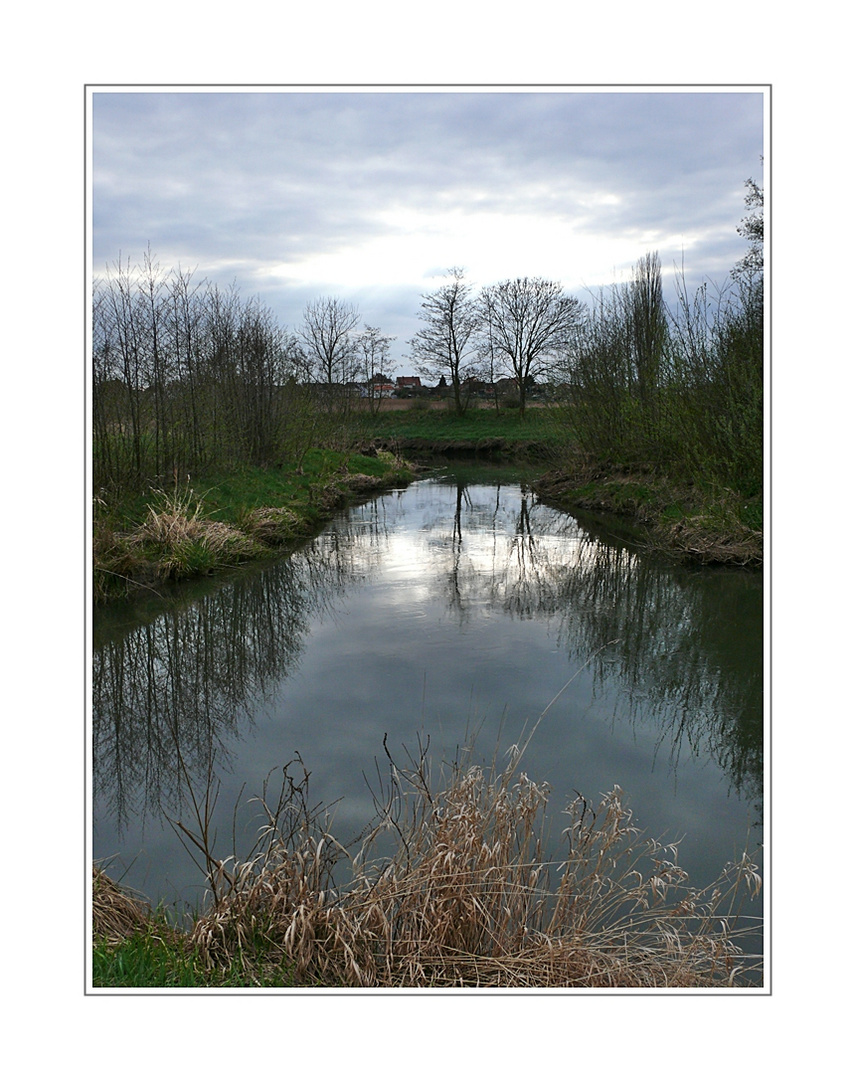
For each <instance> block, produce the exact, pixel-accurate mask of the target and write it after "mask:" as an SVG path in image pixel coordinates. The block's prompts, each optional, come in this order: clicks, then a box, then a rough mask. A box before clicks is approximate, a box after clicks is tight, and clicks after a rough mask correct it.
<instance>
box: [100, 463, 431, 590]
mask: <svg viewBox="0 0 856 1080" xmlns="http://www.w3.org/2000/svg"><path fill="white" fill-rule="evenodd" d="M412 478H413V471H412V467H411V466H409V465H408V464H407V463H405V462H404V461H402V460H401V459H400V458H397V457H395V456H394V455H393V454H390V453H388V452H384V451H380V452H378V453H377V454H376V455H374V456H366V455H362V454H347V453H339V452H336V451H333V450H310V451H309V452H308V453H307V454H306V456H305V458H304V459H303V462H302V466H301V468H300V470H298V469H295V468H289V467H287V466H285V467H282V468H277V469H261V468H253V467H250V466H244V467H242V468H239V469H237V470H235V471H232V472H228V473H215V472H212V473H208V474H205V475H202V476H200V477H199V478H198V479H197V478H187V479H186V480H185V481H184V482H183V483H179V482H178V480H177V479H176V480H175V481H174V483H173V485H172V486H171V487H170V488H169V489H167V490H164V489H149V490H148V491H147V492H140V493H125V494H124V495H123V496H113V497H112V498H108V497H106V496H102V497H99V498H97V499H96V500H95V510H94V520H93V559H94V570H93V595H94V599H95V601H96V602H101V601H104V600H108V599H113V598H119V597H125V596H129V595H132V594H133V593H135V592H138V591H140V590H144V589H155V590H157V588H158V587H159V586H160V585H162V584H163V583H165V582H174V581H180V580H182V579H186V578H189V577H196V576H200V575H204V574H213V573H217V572H220V571H223V570H228V569H231V568H234V567H236V566H239V565H241V564H242V563H245V562H247V561H249V560H252V559H258V558H265V557H269V556H270V555H271V554H273V553H274V552H275V551H276V550H277V549H278V548H281V547H282V546H283V545H286V544H289V543H294V542H296V541H298V540H300V539H303V538H306V537H308V536H311V535H312V534H313V533H314V532H315V531H317V529H318V528H319V527H320V526H321V525H322V524H323V523H324V521H326V520H327V519H328V518H329V516H330V515H331V513H332V512H333V511H334V510H335V509H337V508H338V507H340V506H343V505H345V504H346V503H347V502H349V501H351V500H354V499H358V498H360V497H363V496H365V495H366V494H368V493H370V492H372V491H378V490H382V489H384V488H386V487H390V486H394V485H395V484H399V483H405V482H407V481H409V480H411V479H412Z"/></svg>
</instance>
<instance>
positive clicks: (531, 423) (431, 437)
mask: <svg viewBox="0 0 856 1080" xmlns="http://www.w3.org/2000/svg"><path fill="white" fill-rule="evenodd" d="M364 431H365V436H366V438H367V439H368V440H370V441H373V442H374V443H376V444H379V445H384V446H388V447H392V448H399V449H402V450H406V451H413V452H414V453H419V452H423V453H454V452H456V451H457V452H467V451H468V452H473V451H480V452H484V453H488V452H492V453H504V454H508V455H516V456H523V455H527V454H528V455H530V456H543V454H544V453H546V452H548V451H549V450H550V448H553V447H555V446H557V445H558V439H559V430H558V428H557V426H556V423H555V420H554V414H553V411H552V410H551V409H549V408H530V409H529V410H528V411H527V412H526V414H525V415H524V416H522V417H521V416H520V414H519V412H518V411H517V410H515V409H499V410H497V409H494V408H471V409H468V410H467V412H466V413H464V414H463V415H462V416H459V415H458V414H457V413H456V412H455V411H454V410H453V409H449V408H445V407H442V408H428V407H426V405H425V403H423V402H419V401H418V399H417V400H416V401H414V402H412V403H411V406H410V407H409V408H407V409H402V410H396V411H389V412H379V413H377V414H376V415H375V416H372V417H370V418H366V419H365V420H364Z"/></svg>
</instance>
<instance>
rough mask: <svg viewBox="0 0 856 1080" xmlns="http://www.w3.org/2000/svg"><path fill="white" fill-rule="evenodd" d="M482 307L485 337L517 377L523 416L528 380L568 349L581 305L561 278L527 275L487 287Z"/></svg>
mask: <svg viewBox="0 0 856 1080" xmlns="http://www.w3.org/2000/svg"><path fill="white" fill-rule="evenodd" d="M479 307H480V313H481V320H480V322H481V334H482V338H483V340H488V341H489V343H490V352H491V355H492V356H494V357H495V358H497V360H498V362H499V364H500V365H501V367H502V368H503V369H504V370H505V371H506V372H507V373H508V375H509V377H510V378H512V379H513V380H514V382H515V385H516V387H517V393H518V400H519V402H520V413H521V415H523V413H524V411H525V409H526V395H527V391H528V389H529V385H530V383H531V382H532V381H533V380H534V379H536V378H537V377H538V376H539V375H544V374H546V373H547V372H548V371H551V370H552V368H553V367H554V366H555V363H556V362H557V360H558V359H559V358H560V357H561V356H562V355H563V354H564V353H565V352H566V351H567V348H568V343H569V341H570V340H571V338H572V336H573V334H574V332H575V328H576V326H577V324H578V322H579V321H580V318H581V315H582V305H581V304H580V302H579V300H577V299H575V298H574V297H571V296H566V295H565V293H564V292H563V290H562V286H561V284H560V283H559V282H558V281H547V280H545V279H544V278H538V277H535V278H528V277H526V278H514V279H509V280H507V281H501V282H500V283H499V284H498V285H491V286H489V287H488V288H486V289H484V290H483V291H482V294H481V297H480V303H479Z"/></svg>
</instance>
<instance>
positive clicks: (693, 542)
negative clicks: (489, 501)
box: [531, 455, 764, 569]
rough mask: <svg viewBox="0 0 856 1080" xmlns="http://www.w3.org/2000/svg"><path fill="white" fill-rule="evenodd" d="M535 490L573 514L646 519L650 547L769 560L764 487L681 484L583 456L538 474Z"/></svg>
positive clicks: (732, 561) (712, 557)
mask: <svg viewBox="0 0 856 1080" xmlns="http://www.w3.org/2000/svg"><path fill="white" fill-rule="evenodd" d="M531 487H532V490H533V491H534V492H535V494H536V495H537V496H538V497H539V498H540V499H542V500H543V501H544V502H546V503H549V504H550V505H551V506H555V507H557V508H559V509H561V510H565V511H567V512H568V513H573V511H574V510H586V511H589V512H593V513H606V514H616V515H619V516H621V517H625V518H627V519H628V520H631V521H632V522H633V523H634V524H635V525H637V526H640V527H641V528H642V530H643V533H644V537H645V545H646V547H648V548H649V549H650V550H654V551H657V552H659V553H662V554H665V555H668V556H670V557H672V558H677V559H679V560H680V561H682V562H691V563H698V564H702V565H710V566H714V565H721V566H739V567H745V568H748V569H760V568H761V566H762V565H763V561H764V533H763V504H762V499H761V496H760V494H758V495H755V496H753V497H751V498H747V497H745V496H741V495H740V493H739V492H737V491H734V490H732V489H730V488H728V487H724V486H722V485H717V484H714V483H710V484H706V485H705V484H701V485H699V484H693V483H691V482H685V483H681V482H679V481H676V480H673V479H670V478H669V477H667V476H664V475H663V474H661V473H658V472H656V471H653V470H644V469H630V468H628V469H611V470H610V469H604V468H603V467H602V466H598V465H597V464H594V463H592V462H591V461H590V460H588V459H586V458H585V457H583V456H582V455H581V456H580V458H579V459H578V460H577V461H576V462H574V463H572V464H566V465H565V466H563V467H562V468H561V469H556V470H553V471H551V472H549V473H546V474H545V475H544V476H541V477H539V479H538V480H536V481H535V482H534V483H533V484H532V485H531Z"/></svg>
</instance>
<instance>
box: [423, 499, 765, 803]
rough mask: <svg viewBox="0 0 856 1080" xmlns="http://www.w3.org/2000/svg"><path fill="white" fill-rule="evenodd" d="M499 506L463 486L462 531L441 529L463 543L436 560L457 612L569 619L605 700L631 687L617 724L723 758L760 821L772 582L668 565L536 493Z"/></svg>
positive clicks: (440, 524) (449, 525)
mask: <svg viewBox="0 0 856 1080" xmlns="http://www.w3.org/2000/svg"><path fill="white" fill-rule="evenodd" d="M495 495H496V497H495V501H494V500H493V499H492V498H491V499H487V498H484V497H483V498H482V499H481V501H480V502H474V499H473V496H472V494H471V493H470V492H469V491H468V488H467V485H466V484H464V483H458V484H457V490H456V497H455V504H454V507H455V508H454V515H453V520H452V521H451V522H449V521H448V519H446V518H442V517H441V518H438V520H437V521H436V522H435V523H434V524H433V526H431V528H432V529H433V530H434V531H435V532H436V533H437V534H438V535H440V536H442V535H444V534H445V533H447V532H449V531H451V541H452V542H451V543H450V544H448V543H447V544H443V543H434V544H429V545H428V548H427V550H428V551H429V552H431V553H432V556H433V558H434V560H435V563H436V564H437V567H436V568H437V580H438V581H439V583H440V589H441V592H442V594H443V595H444V596H445V597H446V601H447V604H448V608H449V610H450V611H452V612H454V613H455V614H456V616H457V617H458V618H459V619H460V620H461V621H466V620H467V619H469V618H470V616H471V614H472V612H473V611H474V610H475V609H477V608H479V607H483V606H488V607H491V608H493V609H495V610H497V611H501V612H502V613H503V614H505V615H508V616H510V617H512V618H518V619H533V618H555V619H557V620H558V626H559V629H558V637H559V640H560V642H561V644H562V646H563V647H564V648H565V649H567V651H568V655H569V658H570V659H571V661H572V662H574V663H584V662H586V661H587V660H588V659H589V658H592V657H593V659H592V661H591V663H592V665H593V675H594V685H595V689H596V692H597V691H598V690H601V691H602V690H603V689H604V687H605V686H606V684H607V683H609V685H610V686H614V684H615V683H616V682H617V683H618V685H619V688H620V698H619V702H618V704H617V705H616V706H615V711H616V719H620V720H622V721H624V722H628V723H631V724H633V723H635V722H638V721H640V720H642V719H643V718H644V722H645V723H648V724H651V723H656V725H657V726H658V728H659V744H660V745H664V744H667V745H668V746H669V752H670V755H671V758H672V761H673V762H677V761H678V759H679V758H680V755H681V753H682V752H683V751H685V750H689V751H690V752H692V753H693V754H695V755H700V754H704V755H709V756H711V757H712V758H713V759H714V760H716V761H717V762H718V764H719V765H720V767H721V768H722V769H723V770H724V771H725V773H726V774H727V775H728V776H729V778H730V781H731V784H732V785H733V787H734V790H735V791H736V792H738V793H739V794H741V795H742V796H743V797H745V798H748V799H751V800H752V801H753V802H754V804H755V806H756V812H757V813H758V815H759V816H760V814H761V804H762V785H763V744H764V740H763V733H764V732H763V655H762V644H761V643H762V640H763V639H762V622H763V609H762V604H761V603H760V590H761V588H762V579H761V576H760V575H758V574H753V573H749V572H743V571H732V570H723V571H716V570H710V569H704V570H693V569H688V568H686V567H681V566H675V565H672V564H667V563H664V562H661V561H658V560H657V559H654V558H652V557H651V556H650V555H644V556H642V555H640V554H639V553H638V552H637V551H635V550H634V549H633V548H632V547H631V546H629V545H628V544H627V543H623V542H621V541H619V540H617V539H616V538H615V537H613V536H608V535H607V534H606V533H605V530H604V529H603V528H597V527H596V526H592V525H589V526H588V527H585V528H584V527H583V526H582V525H580V524H579V522H578V521H576V520H574V519H572V518H569V517H568V515H567V514H565V513H563V512H561V511H557V510H553V509H551V508H550V507H548V506H545V505H543V504H541V503H539V502H538V501H537V500H536V499H535V498H534V497H533V496H531V495H529V494H527V493H526V492H525V491H522V492H521V495H520V498H519V500H516V501H515V502H513V503H512V501H511V500H509V499H505V500H502V499H501V497H500V485H497V487H496V492H495ZM512 507H513V510H512ZM444 563H445V564H447V565H444ZM750 594H756V595H757V599H758V601H759V602H757V603H753V602H751V601H750V602H749V603H747V596H748V595H750ZM609 642H615V643H616V644H614V645H609V646H608V647H607V648H604V646H605V645H607V643H609Z"/></svg>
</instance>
